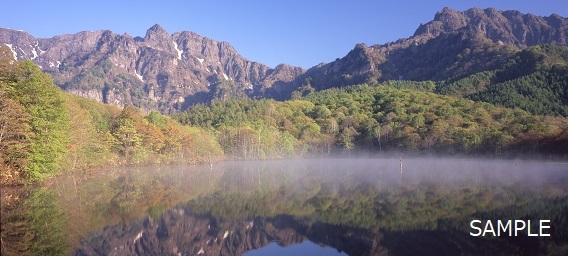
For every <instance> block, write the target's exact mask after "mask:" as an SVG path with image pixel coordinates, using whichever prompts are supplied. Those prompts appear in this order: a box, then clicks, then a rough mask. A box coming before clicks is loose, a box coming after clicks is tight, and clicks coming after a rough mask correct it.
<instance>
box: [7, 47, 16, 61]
mask: <svg viewBox="0 0 568 256" xmlns="http://www.w3.org/2000/svg"><path fill="white" fill-rule="evenodd" d="M5 45H6V46H8V47H9V48H10V51H12V56H14V60H15V61H18V54H17V53H16V51H14V49H12V44H5Z"/></svg>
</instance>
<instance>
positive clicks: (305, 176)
mask: <svg viewBox="0 0 568 256" xmlns="http://www.w3.org/2000/svg"><path fill="white" fill-rule="evenodd" d="M3 194H4V195H3V198H8V196H10V198H11V199H10V200H11V201H10V200H7V202H5V201H6V200H3V203H2V204H3V209H2V246H3V247H2V250H3V251H2V252H3V253H5V254H14V255H18V254H22V253H36V254H48V255H50V254H71V255H456V254H458V255H459V254H467V255H539V254H540V255H568V163H562V162H536V161H520V160H507V161H497V160H472V159H457V160H456V159H426V158H413V159H403V161H402V172H401V161H400V159H399V158H396V159H333V160H331V159H324V160H294V161H292V160H281V161H258V162H244V161H242V162H223V163H218V164H213V165H212V166H210V165H202V166H167V167H143V168H140V167H131V168H120V169H109V170H106V171H105V172H104V173H101V174H96V175H93V174H89V175H80V174H75V175H68V176H65V177H59V178H55V179H51V180H50V181H48V182H46V183H45V184H42V185H41V186H37V187H27V188H24V189H20V190H9V191H5V190H4V191H3ZM14 197H18V200H16V201H14V200H13V198H14ZM10 202H18V203H13V204H10ZM474 219H480V220H488V219H489V220H494V221H496V220H510V219H511V220H515V219H523V220H531V224H532V226H533V230H537V225H538V221H539V220H550V226H551V228H550V229H548V230H547V233H550V234H551V236H550V237H528V236H527V235H526V233H524V232H521V233H520V234H519V236H517V237H514V236H513V237H509V236H500V237H493V236H492V235H487V236H484V237H483V236H479V237H473V236H471V235H470V232H474V231H475V230H472V229H471V228H470V221H472V220H474ZM484 223H485V222H484ZM481 227H483V226H481ZM533 233H534V232H533Z"/></svg>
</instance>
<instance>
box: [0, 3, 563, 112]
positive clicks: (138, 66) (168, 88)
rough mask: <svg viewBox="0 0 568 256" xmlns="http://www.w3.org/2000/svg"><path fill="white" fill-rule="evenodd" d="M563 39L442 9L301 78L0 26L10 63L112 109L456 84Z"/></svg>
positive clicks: (231, 56)
mask: <svg viewBox="0 0 568 256" xmlns="http://www.w3.org/2000/svg"><path fill="white" fill-rule="evenodd" d="M567 31H568V19H567V18H564V17H561V16H558V15H555V14H553V15H551V16H549V17H541V16H535V15H532V14H522V13H520V12H518V11H497V10H495V9H493V8H489V9H485V10H481V9H476V8H473V9H469V10H467V11H463V12H460V11H456V10H452V9H450V8H444V9H443V10H441V11H440V12H438V13H436V15H435V16H434V19H433V20H432V21H430V22H428V23H426V24H423V25H420V26H419V27H418V29H417V30H416V32H415V33H414V35H413V36H412V37H410V38H403V39H399V40H397V41H396V42H390V43H387V44H383V45H373V46H367V45H364V44H358V45H356V46H355V48H354V49H353V50H351V51H350V52H349V53H348V54H347V55H346V56H345V57H343V58H338V59H337V60H336V61H334V62H331V63H327V64H320V65H318V66H315V67H312V68H310V69H309V70H307V71H305V70H303V69H302V68H300V67H293V66H289V65H285V64H281V65H278V66H277V67H275V68H270V67H268V66H266V65H263V64H260V63H258V62H254V61H249V60H247V59H245V58H243V57H242V56H240V55H239V54H238V53H237V52H236V50H235V49H234V48H233V47H232V46H231V45H230V44H228V43H227V42H218V41H215V40H212V39H209V38H207V37H203V36H200V35H198V34H195V33H193V32H189V31H183V32H176V33H173V34H169V33H168V32H167V31H165V30H164V29H163V28H162V27H161V26H160V25H154V26H153V27H151V28H150V29H148V31H147V32H146V35H145V36H144V37H143V38H142V37H136V38H133V37H132V36H130V35H128V34H124V35H118V34H113V33H112V32H111V31H95V32H88V31H84V32H79V33H77V34H74V35H62V36H56V37H53V38H48V39H36V38H34V37H33V36H31V35H29V34H28V33H26V32H23V31H17V30H11V29H3V28H0V44H5V45H7V46H8V47H10V49H11V50H12V52H13V54H14V58H15V59H17V60H24V59H30V60H33V61H34V62H35V63H36V64H38V65H39V66H40V67H41V68H42V69H43V71H45V72H49V73H50V74H52V76H53V78H54V80H55V82H56V84H58V85H59V86H61V87H62V88H64V89H65V90H66V91H68V92H71V93H74V94H77V95H80V96H84V97H88V98H91V99H95V100H97V101H102V102H106V103H110V104H116V105H119V106H123V105H125V104H131V105H134V106H137V107H141V108H143V109H146V110H150V109H158V110H161V111H162V112H171V111H175V110H180V109H183V108H185V107H186V106H188V105H190V104H193V103H196V102H203V101H205V102H207V101H209V100H211V99H213V98H215V97H217V98H221V99H225V98H229V97H234V96H235V95H238V96H239V97H246V96H248V97H272V98H277V99H286V98H288V97H289V96H290V95H291V93H292V92H293V91H294V90H296V89H298V88H299V87H300V86H302V85H305V84H306V81H310V85H311V86H312V87H314V88H315V89H318V90H320V89H326V88H330V87H342V86H347V85H353V84H358V83H365V82H367V83H373V82H377V81H379V82H380V81H386V80H400V79H404V80H417V81H423V80H444V79H447V78H450V77H459V76H463V75H467V74H472V73H475V72H479V71H482V70H486V69H489V68H493V67H496V66H498V65H500V64H502V63H503V62H504V60H506V59H507V58H508V57H510V56H512V55H513V54H514V53H515V52H516V51H518V50H519V49H523V48H526V47H528V46H532V45H536V44H554V45H561V46H566V45H567V43H568V35H567V33H568V32H567ZM218 88H223V89H222V90H219V89H218ZM220 91H230V92H231V94H232V95H220Z"/></svg>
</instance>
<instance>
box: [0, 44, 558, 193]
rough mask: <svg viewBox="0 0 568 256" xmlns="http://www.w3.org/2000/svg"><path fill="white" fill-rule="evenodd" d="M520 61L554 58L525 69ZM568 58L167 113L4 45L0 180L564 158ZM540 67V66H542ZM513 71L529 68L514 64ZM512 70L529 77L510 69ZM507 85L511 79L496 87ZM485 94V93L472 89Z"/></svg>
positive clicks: (225, 97) (223, 97)
mask: <svg viewBox="0 0 568 256" xmlns="http://www.w3.org/2000/svg"><path fill="white" fill-rule="evenodd" d="M539 54H540V55H539ZM524 55H530V56H533V57H534V58H536V59H542V60H546V61H541V62H534V61H530V62H528V63H529V64H530V65H529V64H523V63H525V62H523V60H525V59H527V57H523V56H524ZM564 55H566V51H565V49H564V48H554V47H550V48H546V47H544V48H531V49H529V50H527V51H523V52H521V53H519V57H518V59H519V61H517V62H511V63H509V64H507V65H506V66H504V67H503V68H502V69H501V70H500V71H491V72H481V73H478V74H475V75H472V76H469V77H465V78H461V79H456V80H455V81H454V82H452V83H449V84H442V83H434V82H430V81H425V82H412V81H388V82H385V83H382V84H372V85H367V84H361V85H354V86H350V87H346V88H342V89H337V88H332V89H327V90H323V91H319V92H315V91H314V90H313V88H311V86H310V84H309V82H310V81H309V80H306V83H305V85H304V86H302V87H301V88H300V89H299V90H298V91H296V92H295V93H294V94H293V96H294V97H293V99H291V100H287V101H275V100H271V99H257V100H253V99H248V98H246V96H245V95H240V94H238V93H231V94H230V95H229V94H226V93H223V91H219V93H218V94H219V95H218V97H216V98H215V100H214V101H213V102H211V104H207V105H205V104H198V105H194V106H190V107H189V108H188V109H187V110H186V111H184V112H180V113H176V114H174V115H173V116H172V117H168V116H164V115H162V114H160V113H158V112H150V113H143V112H142V111H140V110H138V109H136V108H134V107H131V106H126V107H124V108H123V109H120V108H118V107H116V106H111V105H105V104H102V103H97V102H94V101H92V100H88V99H84V98H81V97H77V96H73V95H70V94H67V93H64V92H63V91H62V90H61V89H60V88H58V87H57V86H56V85H54V83H53V81H52V79H51V77H50V75H48V74H45V73H42V72H41V70H40V69H39V67H37V66H36V65H35V64H33V63H32V62H31V61H21V62H16V61H14V60H13V58H12V55H11V51H10V49H8V48H7V47H4V46H1V47H0V58H1V59H0V65H1V66H0V85H1V87H0V169H1V170H2V172H1V177H0V180H1V181H2V183H20V182H24V181H36V180H41V179H43V178H45V177H48V176H51V175H53V174H56V173H59V172H61V171H63V170H74V169H76V170H80V169H85V168H88V167H95V166H102V165H109V164H114V165H125V164H138V165H142V164H162V163H197V162H210V161H216V160H220V159H267V158H290V157H316V156H327V155H332V154H345V155H350V154H351V153H352V152H360V151H365V152H372V153H383V152H405V153H442V154H468V155H511V154H522V153H543V154H545V155H550V154H554V155H557V156H561V157H565V156H566V153H567V149H568V146H566V145H567V141H568V120H567V119H566V118H564V117H561V116H554V114H559V115H565V113H566V112H565V111H566V107H565V106H566V104H565V103H564V102H563V101H562V100H563V99H565V97H566V96H565V95H566V94H561V93H558V92H559V91H561V89H562V88H563V87H565V85H566V77H568V76H567V75H566V66H565V65H564V64H565V62H562V61H560V60H566V59H567V58H565V56H564ZM547 56H548V57H547ZM550 56H563V57H560V58H553V57H550ZM531 58H532V57H531ZM555 60H557V61H555ZM534 63H544V64H542V65H538V67H535V66H534V65H532V64H534ZM546 63H553V64H550V65H548V64H546ZM545 64H546V65H545ZM515 65H517V66H530V67H531V68H527V69H525V68H519V67H517V68H514V67H512V66H515ZM512 70H528V71H519V72H520V73H514V74H513V73H511V72H512ZM503 77H507V78H506V79H505V78H503ZM510 77H518V78H517V79H516V80H511V79H509V78H510ZM531 79H536V80H535V81H537V82H531V81H533V80H531ZM488 81H489V82H488ZM499 81H506V82H504V83H503V85H499V86H495V84H499ZM515 81H517V82H515ZM538 81H540V83H543V84H540V83H539V82H538ZM546 81H549V82H546ZM526 86H532V87H535V88H536V89H531V88H525V87H526ZM480 87H484V88H485V87H486V88H487V89H486V90H480V89H476V88H480ZM549 87H550V88H552V90H550V91H556V92H557V93H556V94H554V95H555V96H557V97H556V98H554V97H552V98H549V97H548V94H547V93H548V92H549V90H548V89H547V88H549ZM523 88H524V90H529V91H531V92H532V93H533V94H535V97H537V98H538V99H540V101H535V100H531V99H527V98H523V97H521V96H517V95H521V94H522V95H528V94H527V93H523V92H522V91H520V90H522V89H523ZM537 89H540V90H541V91H538V90H537ZM511 91H517V92H519V93H518V94H515V93H513V92H511ZM434 92H438V94H436V93H434ZM440 93H442V94H450V95H449V96H445V95H441V94H440ZM457 94H459V95H460V96H466V97H469V98H472V99H476V100H478V101H473V100H470V99H467V98H463V97H460V96H457V97H456V95H457ZM554 95H553V96H554ZM504 96H508V97H509V98H505V97H504ZM556 99H558V100H556ZM482 101H489V102H492V103H496V104H501V105H505V106H507V105H510V107H513V106H515V107H519V108H524V109H526V110H527V111H531V112H533V113H537V114H550V115H548V116H541V115H534V114H531V113H529V112H527V111H525V110H521V109H517V108H505V107H498V106H496V105H493V104H490V103H485V102H482ZM545 103H546V104H545ZM523 104H525V105H523ZM531 104H532V105H531Z"/></svg>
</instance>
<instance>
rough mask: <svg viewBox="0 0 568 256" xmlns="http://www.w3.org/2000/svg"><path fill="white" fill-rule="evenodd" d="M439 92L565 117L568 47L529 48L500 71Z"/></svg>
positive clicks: (450, 83) (453, 82)
mask: <svg viewBox="0 0 568 256" xmlns="http://www.w3.org/2000/svg"><path fill="white" fill-rule="evenodd" d="M436 92H437V93H440V94H448V95H454V96H458V97H466V98H469V99H472V100H475V101H485V102H489V103H493V104H497V105H502V106H506V107H511V108H515V107H517V108H521V109H523V110H526V111H529V112H531V113H533V114H538V115H561V116H564V117H566V116H568V47H565V46H553V45H538V46H533V47H530V48H528V49H525V50H523V51H520V52H518V53H517V54H515V55H514V56H512V57H511V58H509V59H508V60H507V61H506V62H505V63H504V64H503V65H501V66H499V67H498V68H494V69H492V70H487V71H483V72H479V73H475V74H473V75H469V76H465V77H462V78H459V79H458V78H454V79H448V80H445V81H441V82H439V83H438V86H437V88H436Z"/></svg>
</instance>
